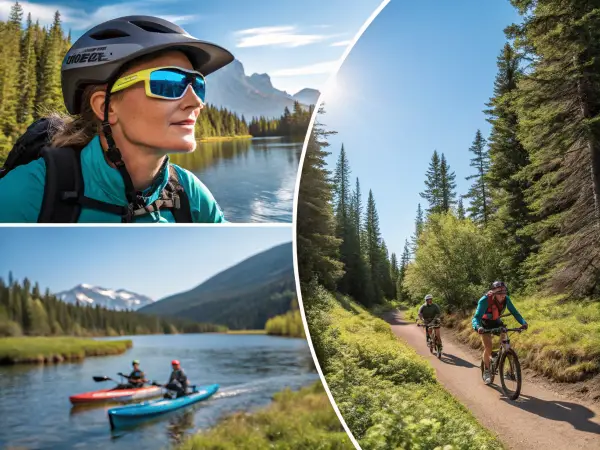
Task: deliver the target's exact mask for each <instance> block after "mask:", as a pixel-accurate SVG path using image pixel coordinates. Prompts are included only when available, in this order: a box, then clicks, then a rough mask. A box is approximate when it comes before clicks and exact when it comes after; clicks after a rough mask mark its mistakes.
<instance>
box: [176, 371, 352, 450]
mask: <svg viewBox="0 0 600 450" xmlns="http://www.w3.org/2000/svg"><path fill="white" fill-rule="evenodd" d="M296 448H299V449H300V448H303V449H312V448H315V449H320V450H329V449H331V450H334V449H335V450H345V449H348V450H351V449H353V448H354V446H353V445H352V443H351V442H350V439H349V438H348V436H347V435H346V433H345V432H344V429H343V428H342V425H341V424H340V421H339V420H338V418H337V416H336V414H335V412H334V411H333V408H332V407H331V404H330V403H329V399H328V398H327V395H326V394H325V391H324V389H323V386H322V384H321V382H320V381H319V382H317V383H315V384H313V385H312V386H310V387H307V388H304V389H302V390H300V391H297V392H292V391H290V390H285V391H283V392H280V393H278V394H276V395H275V396H274V399H273V403H272V404H271V405H269V406H268V407H266V408H263V409H260V410H258V411H255V412H252V413H236V414H233V415H231V416H228V417H226V418H225V419H223V420H222V421H220V422H219V423H218V424H217V425H216V426H215V427H213V428H211V429H210V430H208V431H205V432H202V433H199V434H197V435H195V436H193V437H191V438H189V439H188V440H186V441H185V442H184V443H183V444H182V445H181V446H180V447H178V450H195V449H206V450H211V449H212V450H217V449H219V450H229V449H231V450H233V449H236V450H237V449H241V450H243V449H248V450H250V449H252V450H263V449H264V450H267V449H282V450H283V449H296Z"/></svg>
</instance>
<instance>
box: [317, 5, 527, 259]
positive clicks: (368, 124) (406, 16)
mask: <svg viewBox="0 0 600 450" xmlns="http://www.w3.org/2000/svg"><path fill="white" fill-rule="evenodd" d="M515 21H517V22H518V21H519V17H518V14H517V13H516V11H515V10H514V9H513V8H512V7H511V5H510V3H509V1H508V0H503V1H494V2H482V1H477V0H464V1H461V2H447V1H442V0H435V1H431V2H406V1H399V0H392V1H391V2H390V3H389V4H388V5H387V6H386V7H385V8H384V9H383V10H382V11H381V13H380V14H379V15H378V16H377V17H376V18H375V20H374V21H373V22H372V24H371V26H370V27H369V28H367V30H366V31H365V33H364V34H363V35H362V37H361V38H360V39H359V41H358V42H357V44H356V46H354V48H353V49H352V51H351V52H350V54H349V55H348V58H347V59H346V60H345V62H344V64H343V65H342V67H341V70H340V72H339V73H338V76H337V77H336V82H335V84H334V85H333V87H332V88H331V91H330V93H327V92H326V93H325V109H326V114H325V115H324V116H321V117H320V118H319V120H320V121H321V122H323V123H324V124H325V125H326V126H327V128H328V129H331V130H335V131H337V132H338V134H337V135H334V136H331V137H330V138H329V142H330V143H331V147H329V149H330V150H331V151H332V155H331V156H330V160H329V163H330V169H331V170H333V169H334V168H335V165H334V164H335V160H336V159H337V157H338V156H339V150H340V147H341V144H342V143H344V147H345V149H346V151H347V155H348V158H349V160H350V165H351V168H352V170H353V173H352V174H351V177H352V182H353V183H354V180H355V177H356V176H358V177H359V179H360V181H361V188H362V191H363V194H364V197H365V202H364V204H365V205H366V197H367V195H368V191H369V189H372V190H373V194H374V196H375V201H376V204H377V209H378V212H379V218H380V225H381V230H382V234H383V237H384V238H385V240H386V243H387V245H388V248H389V250H390V253H391V252H396V253H397V255H398V256H400V254H401V253H402V249H403V247H404V240H405V239H406V238H408V237H410V236H411V235H412V233H413V231H414V219H415V215H416V210H417V204H418V203H419V202H421V204H422V207H424V208H425V206H426V204H425V201H424V199H422V198H421V197H420V196H419V192H421V191H422V190H423V188H424V181H425V172H426V170H427V167H428V165H429V162H430V160H431V155H432V154H433V151H434V150H435V149H437V150H438V152H440V153H442V152H443V153H444V154H445V155H446V158H447V160H448V162H449V164H450V167H451V169H453V170H454V171H455V173H456V182H457V185H458V186H457V193H459V194H465V193H466V192H467V190H468V188H469V186H470V183H471V182H470V181H466V180H465V177H466V176H468V175H470V174H471V173H472V172H471V171H472V168H471V167H470V166H469V160H470V158H471V153H470V152H469V151H468V149H469V147H470V146H471V144H472V142H473V139H474V137H475V132H476V131H477V129H478V128H480V129H481V131H482V133H483V134H484V137H486V138H487V137H488V136H489V129H490V127H489V124H488V123H487V122H486V120H485V115H484V114H483V112H482V111H483V110H484V109H485V103H487V102H488V101H489V98H490V97H491V96H492V95H493V85H494V79H495V76H496V72H497V68H496V58H497V56H498V55H499V53H500V51H501V49H502V47H503V45H504V43H505V36H504V33H503V30H504V28H505V27H506V26H507V25H509V24H511V23H513V22H515Z"/></svg>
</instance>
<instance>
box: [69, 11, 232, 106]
mask: <svg viewBox="0 0 600 450" xmlns="http://www.w3.org/2000/svg"><path fill="white" fill-rule="evenodd" d="M166 49H172V50H180V51H182V52H183V53H185V55H186V56H187V57H188V58H189V60H190V62H191V63H192V66H193V68H194V69H195V70H197V71H198V72H200V73H202V74H203V75H204V76H207V75H208V74H210V73H212V72H214V71H216V70H218V69H220V68H222V67H224V66H226V65H227V64H229V63H230V62H231V61H233V59H234V58H233V55H232V54H231V53H230V52H229V51H227V50H225V49H224V48H222V47H220V46H218V45H215V44H212V43H210V42H205V41H201V40H199V39H196V38H194V37H192V36H190V35H189V34H188V33H187V32H186V31H185V30H184V29H183V28H181V27H179V26H178V25H175V24H174V23H171V22H169V21H167V20H164V19H161V18H159V17H152V16H125V17H119V18H117V19H112V20H109V21H107V22H104V23H101V24H100V25H96V26H95V27H94V28H92V29H90V30H88V31H87V32H86V33H85V34H83V35H82V36H81V37H80V38H79V39H77V41H75V43H74V44H73V46H72V47H71V48H70V49H69V51H68V52H67V54H66V55H65V58H64V59H63V62H62V67H61V83H62V92H63V99H64V102H65V106H66V108H67V111H69V113H70V114H79V113H80V112H81V96H82V94H83V90H84V88H85V87H86V86H88V85H97V84H105V83H110V82H111V81H113V82H114V81H116V78H117V77H118V75H119V71H120V69H121V68H122V67H123V65H125V64H127V63H129V62H131V61H133V60H135V59H137V58H139V57H140V56H145V55H148V54H151V53H155V52H158V51H160V50H166ZM110 87H112V83H111V85H110V86H109V88H110Z"/></svg>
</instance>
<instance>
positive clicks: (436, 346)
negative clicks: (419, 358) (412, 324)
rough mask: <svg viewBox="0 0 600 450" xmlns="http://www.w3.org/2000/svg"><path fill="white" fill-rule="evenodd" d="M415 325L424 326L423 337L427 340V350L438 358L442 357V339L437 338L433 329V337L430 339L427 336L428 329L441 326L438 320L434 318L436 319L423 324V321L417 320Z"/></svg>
mask: <svg viewBox="0 0 600 450" xmlns="http://www.w3.org/2000/svg"><path fill="white" fill-rule="evenodd" d="M417 326H418V327H424V328H425V339H426V342H427V347H429V351H430V352H431V353H433V354H435V355H436V356H437V357H438V359H441V358H442V339H441V338H438V336H437V334H436V333H435V331H434V332H433V336H434V339H431V338H430V337H429V329H432V330H435V329H436V328H440V327H441V325H440V320H439V319H436V320H434V321H432V322H431V323H430V324H429V325H425V324H424V323H418V322H417Z"/></svg>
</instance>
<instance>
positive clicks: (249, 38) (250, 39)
mask: <svg viewBox="0 0 600 450" xmlns="http://www.w3.org/2000/svg"><path fill="white" fill-rule="evenodd" d="M235 34H236V35H237V36H238V43H237V47H239V48H242V47H265V46H281V47H300V46H303V45H309V44H314V43H317V42H321V41H324V40H326V39H329V38H330V37H331V36H328V35H324V34H301V33H299V32H298V29H297V27H295V26H276V27H259V28H249V29H246V30H240V31H236V32H235Z"/></svg>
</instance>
